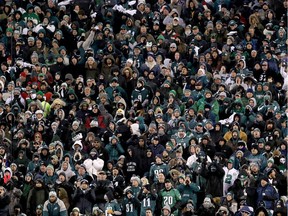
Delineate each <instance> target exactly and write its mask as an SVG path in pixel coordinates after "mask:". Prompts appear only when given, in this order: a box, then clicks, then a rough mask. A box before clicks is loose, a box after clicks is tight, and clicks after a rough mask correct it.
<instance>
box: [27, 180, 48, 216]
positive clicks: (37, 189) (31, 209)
mask: <svg viewBox="0 0 288 216" xmlns="http://www.w3.org/2000/svg"><path fill="white" fill-rule="evenodd" d="M47 198H48V191H47V190H46V189H45V185H44V182H43V180H42V179H40V178H38V179H36V180H35V185H34V187H33V188H32V189H31V190H30V192H29V195H28V198H27V211H26V213H27V215H32V216H34V215H35V212H36V207H37V206H38V205H40V204H43V203H44V202H45V201H46V200H47Z"/></svg>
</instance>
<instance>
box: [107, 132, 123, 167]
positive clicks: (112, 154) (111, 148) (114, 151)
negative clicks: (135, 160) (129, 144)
mask: <svg viewBox="0 0 288 216" xmlns="http://www.w3.org/2000/svg"><path fill="white" fill-rule="evenodd" d="M105 149H106V150H107V151H108V154H109V159H110V160H113V161H115V162H117V160H118V158H119V156H120V155H122V154H124V153H125V151H124V149H123V147H122V145H121V143H120V142H119V139H118V137H116V136H112V137H111V140H110V142H109V143H108V144H107V145H106V146H105Z"/></svg>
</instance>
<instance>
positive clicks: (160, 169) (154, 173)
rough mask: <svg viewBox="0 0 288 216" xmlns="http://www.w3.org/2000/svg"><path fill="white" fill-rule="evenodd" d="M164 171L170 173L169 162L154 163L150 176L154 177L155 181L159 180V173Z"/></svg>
mask: <svg viewBox="0 0 288 216" xmlns="http://www.w3.org/2000/svg"><path fill="white" fill-rule="evenodd" d="M159 173H164V175H165V176H167V175H168V173H169V167H168V165H167V164H165V163H162V164H153V165H152V166H151V168H150V172H149V176H150V178H152V179H153V182H157V180H158V174H159Z"/></svg>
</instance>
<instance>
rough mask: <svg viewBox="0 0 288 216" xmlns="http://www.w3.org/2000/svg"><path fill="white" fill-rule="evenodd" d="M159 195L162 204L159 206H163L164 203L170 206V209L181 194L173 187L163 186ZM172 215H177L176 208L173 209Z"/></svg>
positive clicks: (179, 198) (179, 199)
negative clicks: (166, 187)
mask: <svg viewBox="0 0 288 216" xmlns="http://www.w3.org/2000/svg"><path fill="white" fill-rule="evenodd" d="M160 197H161V200H162V203H161V204H162V205H161V207H162V208H163V207H164V206H165V205H168V206H170V208H171V209H172V208H173V207H174V206H175V205H176V203H177V202H180V201H181V195H180V192H179V191H178V190H177V189H175V188H171V189H170V190H166V189H165V188H164V189H162V190H161V192H160ZM172 213H173V214H174V215H178V210H175V211H174V212H172Z"/></svg>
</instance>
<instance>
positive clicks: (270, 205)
mask: <svg viewBox="0 0 288 216" xmlns="http://www.w3.org/2000/svg"><path fill="white" fill-rule="evenodd" d="M257 194H258V199H257V204H258V205H259V203H260V202H264V204H265V208H266V209H268V210H274V207H275V206H274V204H275V202H276V201H277V200H278V199H279V194H278V193H277V191H276V190H275V188H274V187H273V186H272V185H271V184H270V183H267V184H266V185H265V186H264V187H262V186H261V185H259V186H258V188H257Z"/></svg>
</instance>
